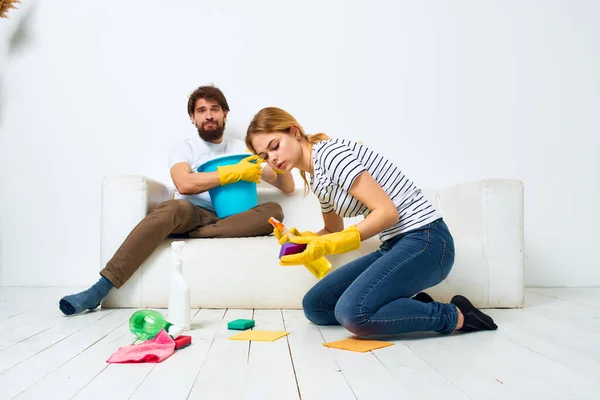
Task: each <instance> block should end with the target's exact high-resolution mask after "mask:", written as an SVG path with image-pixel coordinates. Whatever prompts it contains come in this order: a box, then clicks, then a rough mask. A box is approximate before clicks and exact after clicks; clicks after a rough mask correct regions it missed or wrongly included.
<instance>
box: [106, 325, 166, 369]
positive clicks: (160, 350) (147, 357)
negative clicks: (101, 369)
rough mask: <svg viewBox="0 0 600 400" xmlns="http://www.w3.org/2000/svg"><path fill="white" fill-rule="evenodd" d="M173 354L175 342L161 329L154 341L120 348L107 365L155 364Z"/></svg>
mask: <svg viewBox="0 0 600 400" xmlns="http://www.w3.org/2000/svg"><path fill="white" fill-rule="evenodd" d="M174 352H175V341H174V340H173V339H171V336H169V334H168V333H167V332H166V331H165V330H164V329H163V330H161V331H160V332H159V333H158V335H156V337H155V338H154V339H150V340H148V341H145V342H143V343H140V344H132V345H130V346H125V347H121V348H120V349H119V350H117V351H116V352H115V354H113V355H112V356H110V358H109V359H108V360H106V362H107V363H144V362H151V363H157V362H161V361H162V360H164V359H166V358H169V356H171V354H173V353H174Z"/></svg>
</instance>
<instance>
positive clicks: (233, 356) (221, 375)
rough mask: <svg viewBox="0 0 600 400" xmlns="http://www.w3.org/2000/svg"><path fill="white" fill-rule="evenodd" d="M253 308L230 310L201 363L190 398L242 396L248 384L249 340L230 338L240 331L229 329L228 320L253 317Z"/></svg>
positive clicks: (236, 397)
mask: <svg viewBox="0 0 600 400" xmlns="http://www.w3.org/2000/svg"><path fill="white" fill-rule="evenodd" d="M253 314H254V313H253V311H252V310H227V312H226V313H225V316H224V318H223V320H222V321H221V323H220V326H219V328H218V332H217V335H216V336H215V339H214V341H213V342H212V344H211V346H210V348H209V349H208V353H207V355H206V357H205V359H204V360H203V362H202V365H201V366H200V372H199V373H198V376H197V377H196V380H195V382H194V385H193V387H192V391H191V392H190V395H189V398H190V399H218V398H223V399H241V398H244V389H245V384H246V374H247V364H248V349H249V343H248V342H244V341H240V340H228V339H227V338H229V337H230V336H233V335H235V334H236V333H238V331H230V330H228V329H227V322H229V321H233V320H235V319H239V318H243V319H252V318H253Z"/></svg>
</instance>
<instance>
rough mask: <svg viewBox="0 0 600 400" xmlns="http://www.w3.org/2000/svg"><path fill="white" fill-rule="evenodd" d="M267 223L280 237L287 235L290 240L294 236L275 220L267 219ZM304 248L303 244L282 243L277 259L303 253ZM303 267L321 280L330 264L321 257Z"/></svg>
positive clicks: (329, 268) (329, 269)
mask: <svg viewBox="0 0 600 400" xmlns="http://www.w3.org/2000/svg"><path fill="white" fill-rule="evenodd" d="M269 223H270V224H271V225H273V227H274V228H275V229H277V230H278V231H279V233H280V234H281V235H288V238H290V239H291V238H293V237H294V235H293V234H291V233H290V232H289V231H288V230H287V229H286V228H285V226H284V225H283V224H282V223H281V222H279V221H278V220H276V219H275V218H272V217H271V218H269ZM305 248H306V245H305V244H296V243H292V242H287V243H284V244H283V245H282V246H281V250H280V251H279V258H281V257H283V256H285V255H288V254H296V253H301V252H303V251H304V249H305ZM304 266H305V267H306V269H308V270H309V271H310V272H311V273H312V274H313V275H314V276H316V277H317V278H318V279H321V278H322V277H324V276H325V275H327V274H328V273H329V271H331V263H330V262H329V260H328V259H326V258H325V257H321V258H319V259H318V260H314V261H311V262H310V263H307V264H304Z"/></svg>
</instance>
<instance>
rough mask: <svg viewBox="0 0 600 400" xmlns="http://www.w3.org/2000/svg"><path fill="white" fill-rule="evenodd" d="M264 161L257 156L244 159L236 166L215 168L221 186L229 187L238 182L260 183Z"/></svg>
mask: <svg viewBox="0 0 600 400" xmlns="http://www.w3.org/2000/svg"><path fill="white" fill-rule="evenodd" d="M264 161H265V160H263V159H262V158H260V157H259V156H257V155H254V156H249V157H246V158H244V159H243V160H242V161H240V162H239V163H237V164H233V165H226V166H223V167H217V172H218V173H219V180H220V181H221V185H229V184H230V183H235V182H238V181H246V182H254V183H260V177H261V176H262V167H261V166H260V164H261V163H263V162H264Z"/></svg>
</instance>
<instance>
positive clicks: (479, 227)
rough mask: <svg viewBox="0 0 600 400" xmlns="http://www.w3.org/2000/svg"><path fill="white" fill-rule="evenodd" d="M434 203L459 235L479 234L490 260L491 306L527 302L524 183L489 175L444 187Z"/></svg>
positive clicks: (473, 236)
mask: <svg viewBox="0 0 600 400" xmlns="http://www.w3.org/2000/svg"><path fill="white" fill-rule="evenodd" d="M434 196H435V199H434V202H435V203H436V205H437V207H438V210H439V211H440V212H441V213H442V215H443V217H444V220H445V221H446V223H447V224H448V227H449V228H450V230H451V232H452V234H453V235H454V236H455V237H458V236H462V237H470V238H476V239H477V240H479V241H480V242H481V246H482V248H483V251H484V254H485V258H486V260H487V262H488V268H489V275H488V283H489V292H488V301H489V306H490V307H505V306H512V307H514V305H515V304H520V306H522V305H523V260H524V232H523V183H522V182H521V181H518V180H512V179H489V180H485V181H475V182H468V183H463V184H460V185H457V186H453V187H449V188H445V189H440V190H438V191H437V192H436V193H435V194H434Z"/></svg>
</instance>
